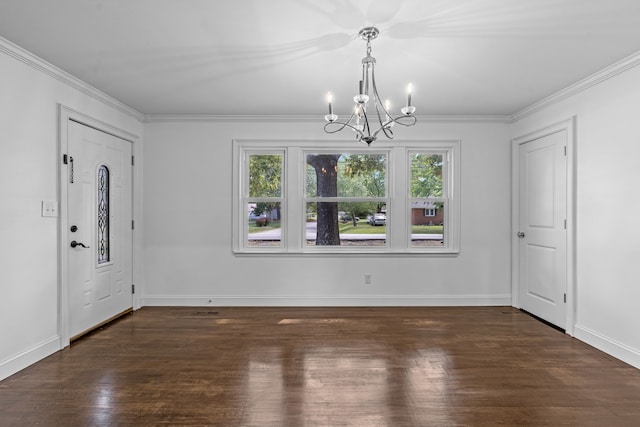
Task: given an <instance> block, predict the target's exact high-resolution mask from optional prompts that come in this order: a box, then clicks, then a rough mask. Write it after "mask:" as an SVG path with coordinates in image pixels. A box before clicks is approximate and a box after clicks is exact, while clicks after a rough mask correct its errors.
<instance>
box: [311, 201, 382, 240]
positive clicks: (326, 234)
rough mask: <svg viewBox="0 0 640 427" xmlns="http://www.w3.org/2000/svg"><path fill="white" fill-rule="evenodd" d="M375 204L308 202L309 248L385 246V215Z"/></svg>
mask: <svg viewBox="0 0 640 427" xmlns="http://www.w3.org/2000/svg"><path fill="white" fill-rule="evenodd" d="M380 209H381V207H380V206H379V204H378V203H375V202H349V203H346V202H318V203H315V202H309V203H307V206H306V242H307V246H335V245H340V246H378V247H379V246H385V244H386V240H387V227H386V214H385V213H383V212H379V210H380Z"/></svg>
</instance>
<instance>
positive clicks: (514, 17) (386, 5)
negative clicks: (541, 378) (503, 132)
mask: <svg viewBox="0 0 640 427" xmlns="http://www.w3.org/2000/svg"><path fill="white" fill-rule="evenodd" d="M370 25H374V26H376V27H378V28H379V29H380V31H381V34H380V37H378V39H376V40H374V41H373V42H372V46H373V52H372V53H373V56H375V57H376V59H377V68H376V73H377V79H378V88H379V91H380V92H381V95H382V96H383V97H388V98H391V100H392V103H394V104H395V105H399V104H400V103H401V102H403V100H404V97H405V95H404V93H405V87H406V84H407V83H408V82H412V83H413V85H414V87H415V94H414V96H413V100H414V104H415V105H416V107H417V111H416V114H417V115H432V114H437V115H440V114H446V115H503V114H507V115H509V114H513V113H516V112H517V111H519V110H521V109H523V108H525V107H527V106H529V105H531V104H532V103H534V102H536V101H538V100H540V99H542V98H544V97H546V96H549V95H551V94H553V93H554V92H556V91H558V90H560V89H562V88H564V87H567V86H568V85H570V84H572V83H575V82H576V81H578V80H580V79H583V78H585V77H587V76H589V75H591V74H593V73H594V72H597V71H599V70H601V69H603V68H605V67H607V66H609V65H611V64H613V63H615V62H616V61H619V60H621V59H623V58H625V57H627V56H629V55H631V54H633V53H636V52H638V51H640V1H639V0H430V1H427V0H404V1H397V0H395V1H394V0H368V1H356V0H322V1H312V0H272V1H267V0H233V1H216V0H55V1H51V0H0V36H2V37H4V38H6V39H7V40H9V41H11V42H13V43H15V44H17V45H19V46H21V47H22V48H24V49H26V50H28V51H30V52H32V53H34V54H36V55H38V56H40V57H41V58H43V59H45V60H46V61H49V62H50V63H52V64H53V65H56V66H57V67H59V68H61V69H63V70H65V71H67V72H69V73H71V74H72V75H74V76H76V77H78V78H80V79H81V80H84V81H85V82H87V83H89V84H91V85H92V86H94V87H96V88H98V89H100V90H102V91H103V92H105V93H107V94H109V95H111V96H113V97H114V98H116V99H118V100H120V101H122V102H123V103H125V104H127V105H129V106H131V107H133V108H135V109H136V110H138V111H139V112H141V113H143V114H146V115H303V116H310V115H318V116H320V117H321V116H322V115H324V114H325V113H326V112H325V109H326V106H325V94H326V93H327V91H329V90H331V91H332V92H333V93H334V97H335V109H336V112H337V113H338V114H341V113H342V114H344V113H346V111H347V110H349V109H350V108H351V105H350V100H351V98H352V97H353V95H354V94H355V92H356V90H357V80H358V77H359V74H360V72H361V70H360V60H361V59H362V57H364V56H365V43H364V41H362V40H361V39H359V38H358V37H357V33H358V31H359V30H360V29H361V28H362V27H365V26H370Z"/></svg>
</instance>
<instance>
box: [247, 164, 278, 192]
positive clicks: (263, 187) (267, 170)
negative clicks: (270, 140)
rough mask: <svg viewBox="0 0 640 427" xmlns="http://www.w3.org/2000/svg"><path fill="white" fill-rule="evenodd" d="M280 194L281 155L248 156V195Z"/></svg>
mask: <svg viewBox="0 0 640 427" xmlns="http://www.w3.org/2000/svg"><path fill="white" fill-rule="evenodd" d="M281 195H282V155H280V154H252V155H251V156H250V157H249V196H250V197H280V196H281Z"/></svg>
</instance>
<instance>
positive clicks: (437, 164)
mask: <svg viewBox="0 0 640 427" xmlns="http://www.w3.org/2000/svg"><path fill="white" fill-rule="evenodd" d="M411 197H442V155H441V154H426V153H419V154H414V155H412V156H411Z"/></svg>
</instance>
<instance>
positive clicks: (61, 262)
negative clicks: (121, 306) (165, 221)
mask: <svg viewBox="0 0 640 427" xmlns="http://www.w3.org/2000/svg"><path fill="white" fill-rule="evenodd" d="M69 121H74V122H77V123H80V124H82V125H85V126H88V127H91V128H93V129H96V130H99V131H101V132H105V133H107V134H110V135H113V136H116V137H118V138H120V139H123V140H126V141H128V142H130V143H131V152H132V153H133V155H134V156H135V158H136V164H135V166H134V167H133V169H132V177H131V178H132V179H131V185H132V188H131V197H132V201H131V202H132V203H131V208H132V210H133V212H132V216H133V220H134V221H135V224H136V227H135V228H134V229H133V230H132V252H131V257H132V260H131V261H132V263H131V266H132V278H133V283H134V284H136V285H137V286H136V291H137V292H136V293H135V294H133V298H132V301H131V304H132V306H133V309H134V310H136V309H138V308H140V300H141V298H140V291H141V290H142V286H141V285H142V282H141V277H142V275H141V274H142V266H141V262H140V260H141V259H142V258H141V248H142V232H141V226H140V225H141V224H142V222H141V217H142V210H141V200H142V198H141V197H140V195H141V190H142V187H141V182H142V179H141V178H142V175H141V173H142V170H141V169H142V168H141V166H140V164H141V162H140V161H139V159H140V158H141V157H140V154H141V153H142V147H141V142H142V141H141V138H140V137H139V136H137V135H135V134H133V133H131V132H128V131H126V130H123V129H120V128H118V127H116V126H112V125H110V124H108V123H106V122H103V121H101V120H98V119H95V118H93V117H91V116H88V115H86V114H83V113H81V112H79V111H76V110H74V109H72V108H69V107H66V106H65V105H63V104H58V149H59V150H58V159H57V164H58V183H57V185H58V194H59V209H58V211H59V216H58V219H59V221H58V225H59V227H58V266H59V268H58V325H57V327H58V336H59V339H60V348H61V349H62V348H65V347H68V346H69V344H70V339H71V337H70V336H69V303H68V301H69V300H68V298H69V271H68V256H67V243H68V242H67V239H66V235H67V230H68V228H69V223H68V212H67V203H68V191H67V181H66V180H67V177H68V169H67V166H66V165H64V164H63V156H64V155H65V154H67V151H68V141H67V139H68V132H67V123H68V122H69Z"/></svg>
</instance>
